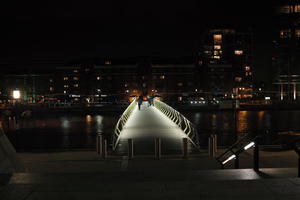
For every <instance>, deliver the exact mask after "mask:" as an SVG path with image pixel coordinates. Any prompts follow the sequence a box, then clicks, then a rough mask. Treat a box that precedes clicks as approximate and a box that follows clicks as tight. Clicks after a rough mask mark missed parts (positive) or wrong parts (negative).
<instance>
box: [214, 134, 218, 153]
mask: <svg viewBox="0 0 300 200" xmlns="http://www.w3.org/2000/svg"><path fill="white" fill-rule="evenodd" d="M213 138H214V155H215V154H216V153H217V150H218V143H217V139H218V136H217V135H216V134H214V135H213Z"/></svg>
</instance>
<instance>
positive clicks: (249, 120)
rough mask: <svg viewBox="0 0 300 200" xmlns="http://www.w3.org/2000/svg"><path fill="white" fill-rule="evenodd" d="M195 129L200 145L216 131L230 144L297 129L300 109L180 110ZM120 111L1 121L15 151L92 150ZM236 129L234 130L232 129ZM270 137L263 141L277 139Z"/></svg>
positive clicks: (108, 133)
mask: <svg viewBox="0 0 300 200" xmlns="http://www.w3.org/2000/svg"><path fill="white" fill-rule="evenodd" d="M183 114H184V115H185V116H186V117H187V118H188V119H189V120H190V121H191V122H193V123H194V124H195V125H196V126H197V129H198V132H199V136H200V144H201V145H206V141H207V137H208V136H209V135H210V134H212V133H213V134H217V135H218V141H219V145H226V146H227V145H230V144H232V143H233V142H234V141H235V140H236V139H237V138H239V137H241V136H243V135H244V134H246V133H248V132H264V131H266V130H267V131H269V132H272V133H273V132H274V133H275V132H280V131H286V130H300V123H299V120H300V111H239V112H237V113H236V115H234V113H233V112H229V111H228V112H207V111H205V112H190V111H189V112H186V113H185V112H183ZM119 115H120V113H106V114H89V115H86V114H73V113H72V114H55V115H54V114H49V115H42V116H34V117H32V118H29V119H19V120H18V122H17V123H15V120H14V119H10V121H9V123H8V122H6V123H5V124H4V128H5V129H6V133H7V136H8V138H9V139H10V140H11V142H12V143H13V144H14V146H15V147H16V149H17V150H18V151H61V150H75V149H94V148H95V137H96V135H97V134H98V133H102V134H104V136H105V137H106V138H107V139H108V141H109V143H110V142H111V136H112V132H113V129H114V126H115V124H116V122H117V120H118V117H119ZM235 129H236V132H235V131H234V130H235ZM276 139H278V138H276V137H275V136H270V138H269V139H266V140H265V141H263V142H264V143H271V142H272V143H273V142H274V141H275V142H276Z"/></svg>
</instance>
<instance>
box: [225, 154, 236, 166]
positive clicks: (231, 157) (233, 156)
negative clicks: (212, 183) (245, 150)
mask: <svg viewBox="0 0 300 200" xmlns="http://www.w3.org/2000/svg"><path fill="white" fill-rule="evenodd" d="M235 158H236V155H231V156H230V157H229V158H227V159H226V160H225V161H223V162H222V164H223V165H224V164H225V163H227V162H228V161H230V160H232V159H235Z"/></svg>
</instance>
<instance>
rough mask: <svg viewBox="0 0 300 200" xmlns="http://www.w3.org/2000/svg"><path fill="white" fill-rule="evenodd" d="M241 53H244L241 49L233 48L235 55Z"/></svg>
mask: <svg viewBox="0 0 300 200" xmlns="http://www.w3.org/2000/svg"><path fill="white" fill-rule="evenodd" d="M243 53H244V52H243V50H235V51H234V54H235V55H243Z"/></svg>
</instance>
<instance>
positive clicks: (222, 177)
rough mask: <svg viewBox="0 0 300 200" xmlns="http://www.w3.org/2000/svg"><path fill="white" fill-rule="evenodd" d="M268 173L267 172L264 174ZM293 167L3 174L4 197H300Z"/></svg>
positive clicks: (298, 182)
mask: <svg viewBox="0 0 300 200" xmlns="http://www.w3.org/2000/svg"><path fill="white" fill-rule="evenodd" d="M266 174H267V175H266ZM296 175H297V169H296V168H286V169H262V171H261V173H256V172H254V171H253V170H251V169H240V170H198V171H197V170H187V171H181V170H178V171H174V170H173V171H169V172H167V171H165V170H163V171H152V172H151V171H146V172H142V171H139V172H134V171H125V172H124V171H115V172H103V173H68V174H63V173H52V174H51V173H46V174H37V173H16V174H1V175H0V179H2V180H6V181H5V182H4V181H2V183H1V186H0V197H1V200H2V199H3V200H6V199H9V200H10V199H14V200H15V199H22V200H23V199H26V200H27V199H30V200H31V199H43V200H45V199H46V200H47V199H52V200H53V199H72V200H74V199H75V200H76V199H137V198H139V199H140V198H143V199H172V200H173V199H246V200H247V199H264V200H265V199H275V200H276V199H292V200H293V199H300V181H299V179H298V178H295V177H296Z"/></svg>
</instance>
